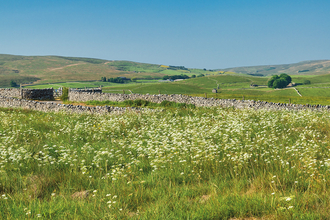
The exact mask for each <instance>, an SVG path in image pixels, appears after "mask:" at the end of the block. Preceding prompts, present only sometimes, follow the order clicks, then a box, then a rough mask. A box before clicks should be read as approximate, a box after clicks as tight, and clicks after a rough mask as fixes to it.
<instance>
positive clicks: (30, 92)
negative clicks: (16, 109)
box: [21, 89, 54, 100]
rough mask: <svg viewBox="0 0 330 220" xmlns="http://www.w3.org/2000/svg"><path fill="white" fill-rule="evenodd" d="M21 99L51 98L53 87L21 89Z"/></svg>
mask: <svg viewBox="0 0 330 220" xmlns="http://www.w3.org/2000/svg"><path fill="white" fill-rule="evenodd" d="M21 90H22V99H32V100H33V99H35V100H53V99H54V90H53V89H21Z"/></svg>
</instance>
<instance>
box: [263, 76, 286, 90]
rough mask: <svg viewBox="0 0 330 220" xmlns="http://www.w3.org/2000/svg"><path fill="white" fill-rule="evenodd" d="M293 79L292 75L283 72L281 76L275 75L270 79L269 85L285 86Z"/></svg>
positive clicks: (273, 86)
mask: <svg viewBox="0 0 330 220" xmlns="http://www.w3.org/2000/svg"><path fill="white" fill-rule="evenodd" d="M291 81H292V79H291V77H290V76H289V75H288V74H286V73H282V74H281V75H280V76H278V75H274V76H272V78H270V80H269V81H268V83H267V85H268V87H269V88H274V89H276V88H285V87H286V86H287V85H289V83H291Z"/></svg>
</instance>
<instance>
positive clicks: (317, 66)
mask: <svg viewBox="0 0 330 220" xmlns="http://www.w3.org/2000/svg"><path fill="white" fill-rule="evenodd" d="M219 70H221V71H231V72H235V73H244V74H249V75H255V76H269V75H275V74H281V73H287V74H290V75H297V74H298V75H319V74H327V73H330V60H314V61H304V62H299V63H293V64H283V65H265V66H247V67H235V68H227V69H219Z"/></svg>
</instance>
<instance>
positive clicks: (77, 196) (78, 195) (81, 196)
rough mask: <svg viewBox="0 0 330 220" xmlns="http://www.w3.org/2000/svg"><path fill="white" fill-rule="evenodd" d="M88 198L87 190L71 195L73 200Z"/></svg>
mask: <svg viewBox="0 0 330 220" xmlns="http://www.w3.org/2000/svg"><path fill="white" fill-rule="evenodd" d="M88 196H89V192H88V191H87V190H85V191H80V192H75V193H73V194H72V195H71V198H73V199H86V198H87V197H88Z"/></svg>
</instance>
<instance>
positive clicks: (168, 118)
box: [0, 108, 330, 219]
mask: <svg viewBox="0 0 330 220" xmlns="http://www.w3.org/2000/svg"><path fill="white" fill-rule="evenodd" d="M0 117H1V124H0V149H1V155H0V183H1V185H0V191H1V195H0V209H1V212H0V218H2V219H21V218H24V219H38V218H40V219H103V218H105V219H230V218H249V217H251V218H252V217H253V218H265V219H329V218H330V214H329V212H328V210H329V208H330V199H329V195H328V190H329V188H330V185H329V183H328V180H329V167H330V152H329V142H330V139H329V137H330V136H329V131H330V113H329V112H312V111H299V112H295V111H264V110H259V111H254V110H238V109H233V108H226V109H222V108H196V109H168V108H165V109H163V110H161V111H156V112H155V111H153V112H148V111H146V112H143V113H135V112H127V113H125V114H120V115H87V114H86V115H85V114H80V115H78V114H65V113H43V112H35V111H28V110H12V109H0Z"/></svg>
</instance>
